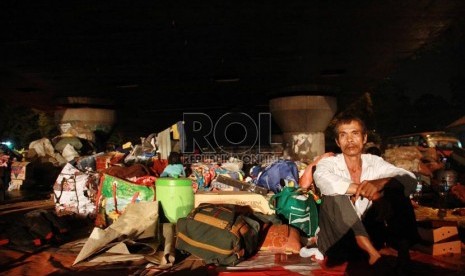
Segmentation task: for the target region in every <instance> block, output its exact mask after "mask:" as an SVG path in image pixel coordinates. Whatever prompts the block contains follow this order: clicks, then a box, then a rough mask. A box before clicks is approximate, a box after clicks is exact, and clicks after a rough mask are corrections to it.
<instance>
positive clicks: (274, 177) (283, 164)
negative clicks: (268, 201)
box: [256, 160, 299, 194]
mask: <svg viewBox="0 0 465 276" xmlns="http://www.w3.org/2000/svg"><path fill="white" fill-rule="evenodd" d="M282 182H284V183H283V184H281V183H282ZM289 182H293V186H297V185H299V171H298V169H297V165H296V164H295V163H294V162H293V161H291V160H277V161H275V162H273V163H271V164H270V165H268V166H267V167H266V168H265V169H264V170H263V172H262V173H261V174H260V175H259V176H258V177H257V179H256V185H258V186H261V187H265V188H267V189H268V190H271V191H272V192H273V193H275V194H277V193H279V192H280V191H281V190H282V188H283V187H284V186H288V183H289ZM289 186H291V185H289Z"/></svg>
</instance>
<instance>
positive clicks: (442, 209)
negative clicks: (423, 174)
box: [438, 177, 449, 219]
mask: <svg viewBox="0 0 465 276" xmlns="http://www.w3.org/2000/svg"><path fill="white" fill-rule="evenodd" d="M448 192H449V184H448V183H447V180H446V178H445V177H443V178H442V180H441V183H440V184H439V210H438V217H439V218H441V219H442V218H444V217H445V216H446V215H447V210H446V204H447V193H448Z"/></svg>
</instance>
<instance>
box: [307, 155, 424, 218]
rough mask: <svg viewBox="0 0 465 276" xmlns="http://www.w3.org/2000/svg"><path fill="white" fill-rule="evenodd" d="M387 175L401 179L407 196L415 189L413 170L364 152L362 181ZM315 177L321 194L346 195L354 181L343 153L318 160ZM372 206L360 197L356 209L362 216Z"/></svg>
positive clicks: (368, 201)
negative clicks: (399, 166) (410, 170)
mask: <svg viewBox="0 0 465 276" xmlns="http://www.w3.org/2000/svg"><path fill="white" fill-rule="evenodd" d="M386 177H393V178H396V179H397V180H399V181H400V182H401V183H402V184H403V185H404V187H405V189H404V193H405V195H406V196H408V195H409V194H410V193H412V192H413V191H414V190H415V187H416V178H415V175H414V174H413V173H412V172H409V171H407V170H405V169H402V168H398V167H396V166H394V165H392V164H391V163H389V162H386V161H384V159H383V158H381V157H379V156H376V155H372V154H362V174H361V176H360V182H363V181H364V180H375V179H380V178H386ZM313 178H314V181H315V184H316V186H317V187H318V188H319V189H320V192H321V194H322V195H325V196H331V195H344V194H346V193H347V189H348V188H349V185H350V183H353V182H354V181H352V180H351V178H350V173H349V169H348V168H347V165H346V163H345V160H344V156H343V155H342V154H337V155H335V156H332V157H327V158H323V159H322V160H321V161H320V162H318V164H317V165H316V170H315V173H314V174H313ZM370 206H371V201H370V200H368V199H367V198H364V199H362V198H359V199H358V200H357V201H356V202H355V210H356V211H357V214H358V215H359V216H360V217H361V216H362V215H363V214H364V213H365V211H366V210H367V209H368V208H369V207H370Z"/></svg>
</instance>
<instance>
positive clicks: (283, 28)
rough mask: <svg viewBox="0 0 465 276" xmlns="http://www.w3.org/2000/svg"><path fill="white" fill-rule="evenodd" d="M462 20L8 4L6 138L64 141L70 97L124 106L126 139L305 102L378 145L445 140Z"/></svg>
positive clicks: (292, 9) (446, 6) (235, 8)
mask: <svg viewBox="0 0 465 276" xmlns="http://www.w3.org/2000/svg"><path fill="white" fill-rule="evenodd" d="M464 18H465V3H463V1H428V2H426V3H425V2H424V1H403V2H402V3H397V2H395V1H382V2H378V1H377V2H376V3H373V1H357V2H356V3H346V2H340V3H333V2H329V1H325V2H320V1H292V3H286V4H285V3H284V2H283V3H281V2H280V1H234V3H229V2H226V1H202V2H199V3H196V2H195V1H137V2H135V3H132V2H130V1H108V2H106V1H65V2H63V1H2V3H1V4H0V31H1V34H2V35H1V37H0V52H1V55H2V58H1V59H0V91H1V95H2V97H1V98H0V105H1V109H0V116H1V124H0V137H1V138H2V139H7V138H8V139H13V140H15V142H16V143H17V144H18V145H22V146H25V145H27V144H28V143H29V142H30V141H32V140H34V139H38V138H41V137H44V136H47V137H52V136H53V135H56V134H57V129H56V126H55V123H54V119H53V111H54V110H55V109H57V108H63V107H66V106H70V105H69V104H67V103H66V99H67V98H68V97H87V98H97V99H99V100H100V101H99V104H98V106H99V107H110V108H115V109H116V110H117V116H118V122H117V124H116V125H115V128H114V130H113V131H112V133H110V134H109V137H105V138H110V139H113V140H115V141H122V142H124V141H126V140H127V139H135V138H137V137H140V136H146V135H148V134H149V133H152V132H158V131H161V130H162V129H164V128H166V127H168V126H169V125H171V124H172V123H174V122H175V121H177V120H180V119H181V118H182V113H183V112H203V113H206V114H209V115H210V116H212V117H213V118H215V117H218V116H221V115H222V114H224V113H225V112H246V113H248V114H250V115H251V116H252V117H257V114H258V113H259V112H268V101H269V99H271V98H273V97H277V96H288V95H298V94H310V95H312V94H325V95H334V96H336V97H337V99H338V112H344V111H348V110H352V111H354V112H356V113H359V115H361V116H362V117H364V118H365V119H366V121H367V122H368V125H369V128H370V129H373V130H375V131H376V133H378V134H379V135H380V137H382V138H385V137H387V136H390V135H395V134H402V133H407V132H418V131H429V130H442V129H444V128H445V127H446V126H447V125H449V124H450V123H452V122H453V121H455V120H457V119H458V118H460V117H462V116H464V115H465V100H464V96H463V93H464V90H465V57H464V55H465V49H464V48H465V46H464V45H465V38H464V31H465V23H464V21H465V20H464ZM272 132H273V133H279V132H280V130H279V128H277V126H276V125H275V124H273V125H272Z"/></svg>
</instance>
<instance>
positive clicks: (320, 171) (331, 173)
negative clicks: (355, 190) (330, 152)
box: [313, 157, 352, 195]
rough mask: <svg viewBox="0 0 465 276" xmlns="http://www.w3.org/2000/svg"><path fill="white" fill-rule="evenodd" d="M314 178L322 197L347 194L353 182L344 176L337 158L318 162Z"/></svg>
mask: <svg viewBox="0 0 465 276" xmlns="http://www.w3.org/2000/svg"><path fill="white" fill-rule="evenodd" d="M313 178H314V180H315V184H316V186H317V187H318V188H319V189H320V192H321V194H322V195H344V194H347V191H348V189H349V186H350V184H351V182H352V181H351V180H350V178H347V177H344V176H342V173H341V172H340V171H339V168H338V165H337V157H328V158H324V159H322V160H321V161H320V162H318V164H317V165H316V170H315V173H314V174H313Z"/></svg>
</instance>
